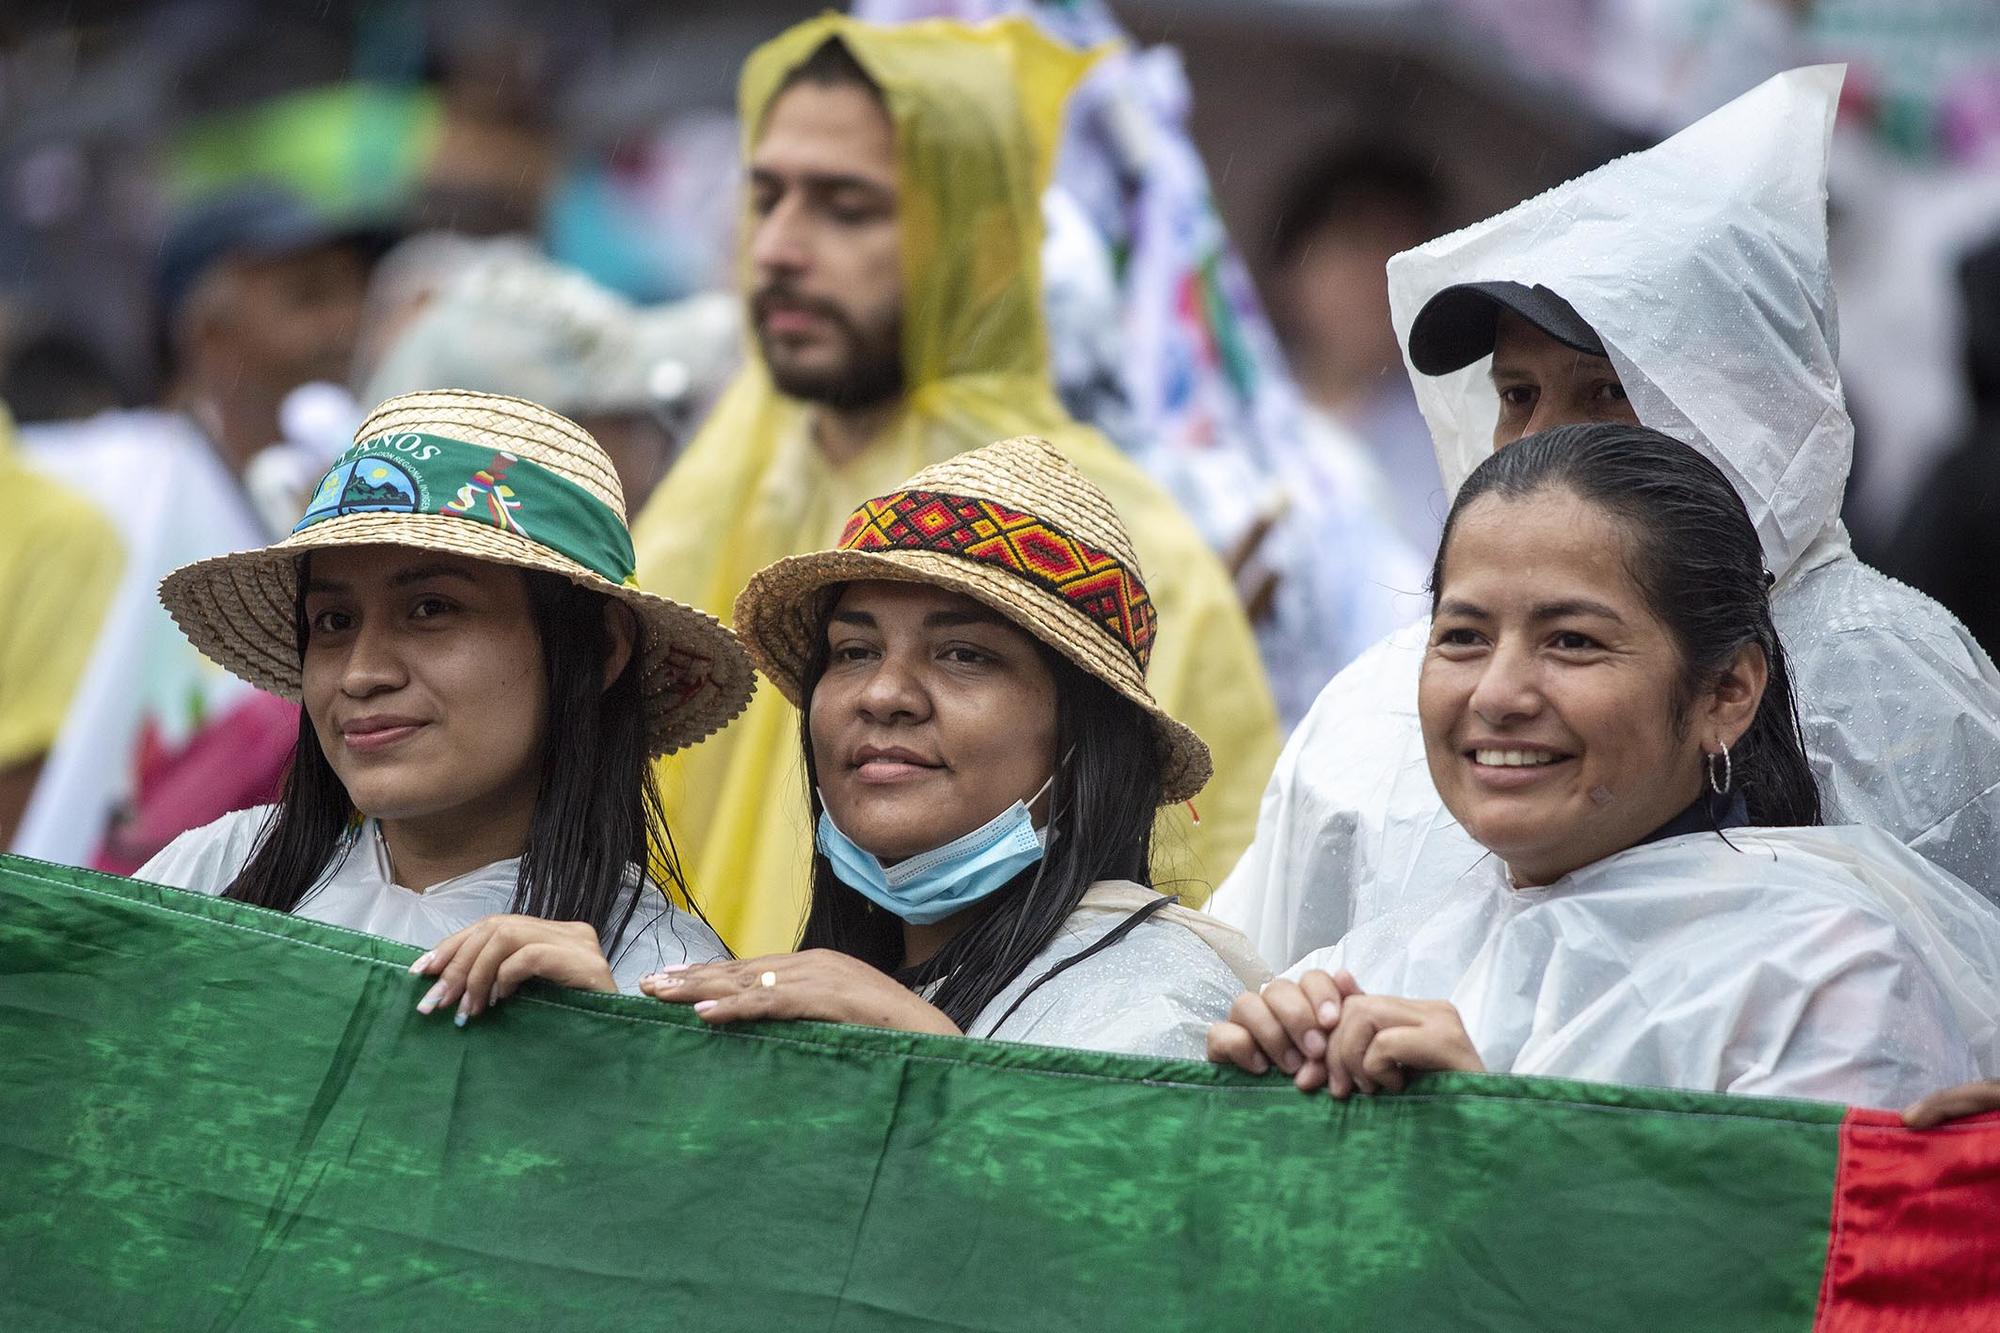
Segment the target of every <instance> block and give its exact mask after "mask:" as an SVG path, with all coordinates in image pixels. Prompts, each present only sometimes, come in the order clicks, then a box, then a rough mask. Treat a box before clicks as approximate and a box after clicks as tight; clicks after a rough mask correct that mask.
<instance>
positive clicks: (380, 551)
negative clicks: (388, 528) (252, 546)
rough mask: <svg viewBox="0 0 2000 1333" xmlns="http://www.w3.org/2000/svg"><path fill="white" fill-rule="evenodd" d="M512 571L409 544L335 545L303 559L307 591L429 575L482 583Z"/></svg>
mask: <svg viewBox="0 0 2000 1333" xmlns="http://www.w3.org/2000/svg"><path fill="white" fill-rule="evenodd" d="M513 573H514V571H513V570H512V569H510V568H509V567H508V566H505V565H497V564H494V563H493V562H492V561H489V560H477V559H474V558H472V557H471V556H464V555H458V554H456V553H454V552H449V551H433V550H425V549H420V548H417V547H411V546H390V545H366V546H336V547H330V548H327V549H324V550H318V551H314V552H312V553H311V554H310V555H309V556H308V557H307V558H306V587H307V590H308V591H312V590H315V589H321V588H327V587H333V586H340V587H359V586H379V585H403V584H409V583H419V582H423V581H425V580H427V579H433V578H452V579H458V580H461V581H467V582H472V583H481V584H484V583H491V582H494V581H497V580H500V579H504V578H506V577H507V576H509V575H511V574H513Z"/></svg>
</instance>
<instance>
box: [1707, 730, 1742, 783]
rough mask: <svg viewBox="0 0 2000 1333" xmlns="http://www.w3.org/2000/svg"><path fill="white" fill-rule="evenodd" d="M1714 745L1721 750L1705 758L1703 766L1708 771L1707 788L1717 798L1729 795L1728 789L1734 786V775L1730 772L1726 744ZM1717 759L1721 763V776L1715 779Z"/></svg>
mask: <svg viewBox="0 0 2000 1333" xmlns="http://www.w3.org/2000/svg"><path fill="white" fill-rule="evenodd" d="M1716 744H1717V745H1720V746H1721V747H1722V749H1721V750H1720V751H1719V752H1718V753H1716V754H1712V755H1709V756H1707V759H1706V763H1705V765H1704V766H1705V767H1706V768H1707V769H1708V787H1709V790H1710V791H1712V792H1714V793H1715V794H1716V795H1717V796H1727V795H1729V789H1730V787H1732V786H1734V785H1735V782H1736V774H1735V773H1734V772H1733V771H1731V769H1730V766H1729V746H1728V744H1727V743H1725V742H1723V741H1717V742H1716ZM1718 759H1719V760H1721V761H1722V763H1721V765H1720V767H1721V769H1722V776H1721V777H1720V778H1717V777H1716V776H1715V770H1716V768H1717V764H1716V760H1718Z"/></svg>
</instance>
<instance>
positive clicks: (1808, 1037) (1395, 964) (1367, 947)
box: [1289, 828, 2000, 1107]
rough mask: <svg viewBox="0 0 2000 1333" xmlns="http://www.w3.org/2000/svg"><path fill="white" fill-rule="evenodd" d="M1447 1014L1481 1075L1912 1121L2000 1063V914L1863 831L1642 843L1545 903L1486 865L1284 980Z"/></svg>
mask: <svg viewBox="0 0 2000 1333" xmlns="http://www.w3.org/2000/svg"><path fill="white" fill-rule="evenodd" d="M1313 967H1317V968H1324V969H1327V970H1334V969H1338V968H1342V967H1345V968H1347V969H1348V970H1350V971H1352V972H1353V973H1354V977H1355V980H1356V981H1358V982H1359V983H1360V984H1361V987H1362V989H1364V990H1367V991H1370V992H1373V993H1376V994H1383V995H1398V996H1406V997H1410V998H1417V999H1447V1000H1450V1001H1451V1002H1452V1003H1453V1004H1454V1005H1455V1006H1457V1008H1458V1011H1459V1014H1460V1016H1461V1017H1462V1018H1463V1019H1464V1021H1465V1026H1466V1032H1467V1034H1468V1035H1469V1036H1470V1037H1471V1038H1472V1043H1473V1046H1474V1047H1475V1048H1476V1049H1477V1050H1478V1051H1479V1054H1480V1058H1481V1059H1482V1060H1483V1061H1484V1062H1485V1065H1486V1067H1487V1068H1488V1069H1491V1070H1493V1071H1495V1072H1505V1073H1514V1074H1545V1075H1550V1076H1555V1077H1562V1078H1579V1079H1589V1080H1593V1081H1600V1082H1613V1083H1632V1084H1641V1085H1646V1086H1652V1087H1664V1088H1688V1089H1693V1090H1696V1091H1711V1092H1738V1093H1759V1094H1763V1095H1766V1096H1774V1097H1811V1098H1818V1099H1822V1100H1826V1101H1837V1102H1848V1103H1852V1104H1856V1105H1862V1106H1880V1107H1894V1106H1903V1105H1907V1104H1908V1103H1909V1102H1911V1101H1914V1100H1915V1099H1916V1098H1918V1097H1920V1096H1923V1095H1924V1094H1926V1093H1929V1092H1933V1091H1935V1090H1936V1089H1938V1088H1941V1087H1947V1086H1951V1085H1954V1084H1958V1083H1963V1082H1966V1081H1967V1080H1970V1079H1974V1078H1978V1077H1981V1076H1986V1075H1991V1074H1993V1073H1994V1072H1995V1070H1996V1064H2000V909H1995V908H1994V907H1993V905H1992V904H1990V903H1987V902H1986V901H1984V900H1983V899H1981V898H1980V897H1979V896H1978V895H1976V894H1974V893H1973V892H1972V891H1971V890H1970V889H1968V888H1966V887H1965V885H1963V884H1961V883H1959V882H1958V881H1957V880H1956V879H1954V878H1952V877H1951V876H1950V875H1947V874H1945V873H1943V872H1942V871H1939V870H1938V869H1936V868H1935V867H1933V866H1932V865H1930V863H1928V862H1927V861H1925V860H1924V859H1923V858H1921V857H1919V856H1917V855H1916V854H1915V853H1913V852H1911V851H1910V850H1909V849H1908V848H1906V847H1904V846H1902V845H1901V844H1899V843H1897V842H1896V841H1894V840H1893V839H1891V838H1889V837H1888V836H1887V835H1885V834H1883V833H1881V832H1879V831H1877V830H1875V829H1860V828H1839V829H1833V828H1801V829H1748V828H1745V829H1732V830H1730V832H1729V835H1728V841H1724V839H1723V838H1722V837H1720V836H1718V835H1716V834H1714V833H1692V834H1686V835H1683V836H1680V837H1674V838H1666V839H1662V840H1661V841H1659V842H1656V843H1648V844H1643V845H1641V846H1638V847H1634V848H1631V849H1629V850H1627V851H1623V852H1619V853H1617V854H1615V855H1612V856H1608V857H1605V858H1604V859H1603V860H1601V861H1598V862H1595V863H1593V864H1591V865H1588V866H1585V867H1584V868H1583V869H1581V870H1578V871H1575V872H1573V873H1571V874H1569V875H1566V876H1564V877H1563V878H1562V879H1560V880H1558V881H1556V882H1555V883H1554V884H1552V885H1549V886H1548V887H1546V888H1539V889H1514V888H1511V887H1509V885H1508V884H1507V881H1506V877H1505V874H1504V871H1503V870H1502V868H1501V867H1500V866H1499V865H1498V864H1497V862H1495V861H1492V860H1489V861H1487V862H1486V863H1485V864H1484V865H1482V866H1481V867H1480V868H1479V870H1478V871H1477V872H1476V873H1474V874H1473V875H1470V876H1467V877H1466V878H1465V879H1464V880H1462V881H1460V882H1459V883H1457V884H1455V885H1452V886H1451V887H1450V888H1449V889H1448V890H1447V891H1445V892H1444V893H1442V894H1440V895H1437V896H1436V897H1435V898H1434V899H1433V900H1431V901H1427V902H1420V903H1413V904H1410V905H1407V906H1405V907H1403V908H1402V909H1400V910H1398V911H1395V912H1391V913H1389V914H1388V915H1386V916H1381V917H1378V918H1376V919H1375V920H1373V921H1371V922H1368V923H1367V924H1365V925H1363V926H1361V927H1359V928H1358V929H1356V930H1355V931H1354V932H1353V933H1352V934H1351V935H1349V936H1348V937H1347V938H1346V939H1345V940H1343V941H1342V942H1341V943H1340V944H1338V945H1335V946H1334V947H1333V948H1331V949H1323V950H1319V951H1316V952H1315V953H1313V954H1310V955H1308V956H1307V957H1306V958H1305V959H1303V960H1301V961H1300V962H1299V964H1298V965H1297V966H1296V967H1294V968H1293V969H1292V970H1291V972H1290V974H1289V975H1291V976H1292V977H1293V978H1294V979H1296V977H1297V976H1298V975H1299V974H1300V973H1301V972H1303V971H1305V970H1306V969H1307V968H1313Z"/></svg>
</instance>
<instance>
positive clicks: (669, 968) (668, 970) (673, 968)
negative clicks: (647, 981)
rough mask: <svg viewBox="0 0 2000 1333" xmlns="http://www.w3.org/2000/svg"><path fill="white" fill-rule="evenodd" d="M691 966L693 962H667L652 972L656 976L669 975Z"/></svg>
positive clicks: (683, 970)
mask: <svg viewBox="0 0 2000 1333" xmlns="http://www.w3.org/2000/svg"><path fill="white" fill-rule="evenodd" d="M693 966H694V964H693V963H668V964H667V965H666V966H665V967H663V968H661V969H660V970H659V971H657V972H655V973H653V975H654V976H656V977H670V976H672V975H673V974H674V973H676V972H685V971H687V970H688V969H689V968H691V967H693Z"/></svg>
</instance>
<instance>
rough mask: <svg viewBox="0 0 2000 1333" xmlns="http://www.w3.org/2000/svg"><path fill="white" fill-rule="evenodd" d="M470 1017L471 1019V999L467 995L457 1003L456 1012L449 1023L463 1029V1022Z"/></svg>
mask: <svg viewBox="0 0 2000 1333" xmlns="http://www.w3.org/2000/svg"><path fill="white" fill-rule="evenodd" d="M470 1017H472V997H471V996H470V995H468V996H466V997H465V998H464V999H462V1000H460V1001H459V1002H458V1012H457V1013H456V1014H454V1015H453V1016H452V1020H451V1021H452V1022H453V1023H455V1024H457V1025H458V1026H459V1027H464V1026H465V1020H466V1019H468V1018H470Z"/></svg>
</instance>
